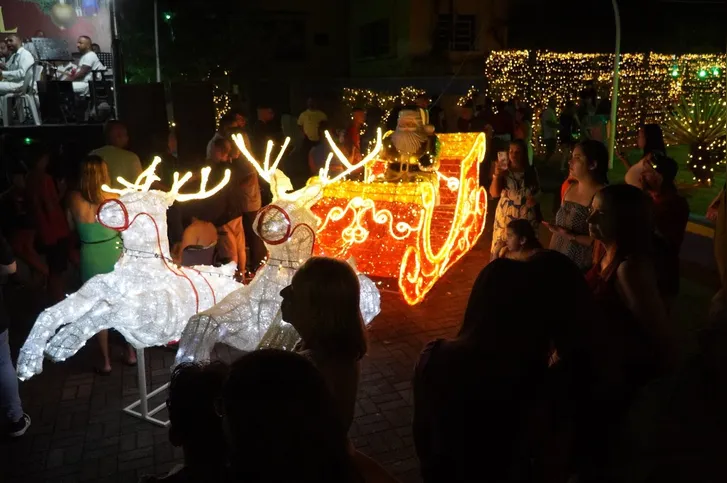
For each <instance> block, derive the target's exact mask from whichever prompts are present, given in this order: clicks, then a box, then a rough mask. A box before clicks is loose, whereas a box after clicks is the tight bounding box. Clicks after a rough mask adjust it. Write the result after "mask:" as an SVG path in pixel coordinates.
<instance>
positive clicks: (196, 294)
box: [96, 198, 217, 312]
mask: <svg viewBox="0 0 727 483" xmlns="http://www.w3.org/2000/svg"><path fill="white" fill-rule="evenodd" d="M109 202H116V203H118V205H119V206H120V207H121V211H122V212H123V213H124V224H123V225H122V226H121V228H116V227H113V226H109V225H107V224H106V223H104V222H103V221H101V217H100V216H98V215H99V213H101V207H102V206H104V205H105V204H106V203H109ZM141 215H146V216H148V217H149V219H150V220H151V222H152V223H153V224H154V230H155V231H156V234H157V247H158V248H159V256H160V257H161V260H162V262H163V263H164V266H165V267H167V270H169V271H170V272H172V273H173V274H174V275H176V276H177V277H182V278H184V279H186V280H187V281H188V282H189V284H190V285H191V286H192V291H193V292H194V301H195V307H196V310H195V312H199V292H197V287H195V285H194V282H193V281H192V279H190V278H189V277H188V276H187V274H185V273H184V272H183V271H182V273H177V272H176V271H175V270H173V269H172V267H170V266H169V264H168V263H167V260H166V257H165V256H164V252H163V251H162V240H161V234H160V233H159V226H158V225H157V222H156V220H155V219H154V217H153V216H151V215H150V214H149V213H147V212H145V211H142V212H141V213H138V214H137V215H136V216H134V218H133V219H132V220H131V221H129V212H128V211H127V209H126V206H125V205H124V203H123V202H121V200H119V199H117V198H112V199H109V200H106V201H104V202H103V203H101V204H100V205H99V207H98V210H97V211H96V217H97V218H98V222H99V223H100V224H101V225H102V226H104V227H106V228H109V229H111V230H115V231H119V232H120V231H124V230H127V229H128V228H129V227H130V226H131V225H132V224H133V223H134V222H135V221H136V219H137V218H138V217H139V216H141ZM192 270H193V271H194V272H196V273H197V274H198V275H199V276H200V277H202V280H204V281H205V283H206V284H207V286H208V287H209V289H210V292H211V293H212V301H213V305H214V304H216V303H217V297H216V295H215V291H214V289H213V288H212V285H211V284H210V283H209V281H208V280H207V279H206V278H205V277H204V275H202V274H201V273H200V272H199V271H198V270H194V269H192Z"/></svg>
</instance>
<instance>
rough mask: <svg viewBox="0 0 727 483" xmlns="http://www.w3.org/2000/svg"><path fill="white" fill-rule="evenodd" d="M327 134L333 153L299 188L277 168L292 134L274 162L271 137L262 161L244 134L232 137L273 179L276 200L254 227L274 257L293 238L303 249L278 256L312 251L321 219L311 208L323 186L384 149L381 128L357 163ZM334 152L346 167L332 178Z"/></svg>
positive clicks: (267, 177)
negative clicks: (370, 149) (373, 145)
mask: <svg viewBox="0 0 727 483" xmlns="http://www.w3.org/2000/svg"><path fill="white" fill-rule="evenodd" d="M325 136H326V139H327V141H328V143H329V144H330V146H331V150H332V153H331V154H329V156H328V159H327V160H326V165H325V167H324V168H323V169H321V171H320V173H319V176H318V177H316V178H312V179H311V180H310V181H309V182H308V184H307V185H306V186H305V187H303V188H301V189H299V190H297V191H293V185H292V184H291V182H290V179H289V178H288V177H287V176H285V174H284V173H283V172H282V171H280V170H279V169H277V168H278V164H280V160H281V159H282V158H283V153H284V151H285V148H286V147H287V146H288V144H289V143H290V138H287V139H286V140H285V143H283V146H282V147H281V148H280V151H279V152H278V155H277V157H276V158H275V161H274V162H273V163H272V165H271V164H270V157H271V154H272V151H273V143H272V141H268V144H267V149H266V150H265V159H264V160H263V162H262V163H260V162H259V161H258V160H257V159H255V157H254V156H253V155H252V154H251V153H250V151H249V150H248V148H247V146H246V145H245V140H244V138H243V137H242V136H241V135H240V134H235V135H233V137H232V140H233V141H234V142H235V144H237V147H238V148H239V149H240V152H241V153H242V155H243V156H245V158H246V159H247V160H248V161H249V162H250V163H252V165H253V166H254V167H255V169H256V170H257V172H258V174H259V175H260V176H261V177H262V178H263V179H264V180H265V181H267V182H268V183H270V189H271V191H272V193H273V203H272V204H271V205H270V206H268V207H266V208H264V209H263V210H261V211H260V213H259V214H258V217H257V219H256V220H255V225H254V229H255V231H256V233H257V234H258V235H259V236H260V238H262V239H263V241H265V243H266V245H267V246H268V249H269V250H270V252H271V258H275V257H276V256H278V255H277V253H278V252H280V248H279V247H278V246H279V245H282V244H284V243H285V242H288V241H292V242H293V245H296V246H298V248H300V249H294V250H292V251H291V250H289V251H288V252H287V253H281V254H280V255H279V256H281V257H283V258H287V259H289V260H300V255H299V252H302V251H305V249H308V250H309V252H308V255H310V250H312V249H313V239H314V237H315V232H316V231H317V229H318V219H317V218H316V216H315V215H313V213H312V212H311V210H310V208H311V207H312V206H313V205H314V204H315V203H316V202H317V201H318V200H319V199H320V198H321V196H323V188H324V187H325V186H326V185H328V184H330V183H334V182H336V181H339V180H341V179H342V178H343V177H344V176H346V175H348V174H350V173H352V172H354V171H356V170H358V169H360V168H363V167H364V166H366V165H367V164H368V163H369V162H370V161H371V160H373V159H374V157H375V156H376V155H377V154H378V153H379V152H380V151H381V130H380V129H379V131H378V137H377V143H376V146H375V147H374V149H373V150H372V151H371V152H370V153H369V154H368V155H366V157H364V158H363V159H362V160H361V161H360V162H358V163H350V162H349V161H348V159H347V158H346V156H344V154H343V153H342V152H341V150H340V149H339V148H338V146H336V143H335V142H334V141H333V139H332V138H331V135H330V134H329V133H328V132H327V131H326V133H325ZM334 155H335V156H336V157H337V158H338V160H339V161H340V162H341V164H342V165H343V166H344V167H345V170H344V171H343V172H342V173H338V174H336V176H334V177H333V178H331V177H329V176H328V174H329V168H330V165H331V160H332V158H333V156H334ZM299 230H303V231H304V232H305V233H306V235H304V234H303V233H299ZM308 245H310V247H309V248H307V247H308Z"/></svg>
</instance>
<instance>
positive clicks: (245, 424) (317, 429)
mask: <svg viewBox="0 0 727 483" xmlns="http://www.w3.org/2000/svg"><path fill="white" fill-rule="evenodd" d="M328 305H332V304H330V303H329V304H328ZM218 414H219V415H220V416H221V418H222V425H223V428H224V432H225V436H226V438H227V443H228V445H229V448H230V464H231V468H230V471H231V480H232V481H240V482H247V481H254V482H256V483H268V482H269V483H280V482H292V481H295V482H297V483H319V482H322V481H331V482H334V481H335V482H336V483H353V482H359V481H361V477H360V475H359V474H358V471H357V470H356V468H355V466H354V464H353V462H352V460H351V457H350V455H349V451H348V439H347V437H346V428H345V425H344V423H343V421H342V420H341V418H340V416H339V411H338V410H337V408H336V403H335V402H334V400H333V398H332V396H331V393H330V390H329V388H328V384H327V383H326V380H325V378H324V377H323V375H322V374H321V372H320V371H318V370H317V369H316V367H315V366H314V365H313V364H312V363H311V362H310V361H309V360H307V359H306V358H305V357H302V356H300V355H298V354H294V353H291V352H286V351H281V350H275V349H262V350H258V351H254V352H250V353H248V354H245V355H243V356H242V357H240V358H239V359H237V360H236V361H235V362H233V363H232V365H231V367H230V373H229V377H228V379H227V382H226V383H225V385H224V388H223V390H222V399H221V402H220V404H219V406H218ZM202 441H203V442H204V444H207V442H208V440H207V439H202ZM205 481H214V480H210V479H208V480H205Z"/></svg>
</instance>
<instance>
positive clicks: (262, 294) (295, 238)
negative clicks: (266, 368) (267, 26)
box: [176, 138, 381, 364]
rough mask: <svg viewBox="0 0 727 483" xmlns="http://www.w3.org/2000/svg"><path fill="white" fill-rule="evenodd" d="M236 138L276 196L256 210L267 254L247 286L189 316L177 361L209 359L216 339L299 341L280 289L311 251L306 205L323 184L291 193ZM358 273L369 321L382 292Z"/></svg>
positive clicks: (248, 345)
mask: <svg viewBox="0 0 727 483" xmlns="http://www.w3.org/2000/svg"><path fill="white" fill-rule="evenodd" d="M235 141H236V142H237V143H238V146H239V147H240V149H241V151H242V153H243V154H245V155H246V156H247V157H248V159H249V160H250V161H251V162H252V163H253V165H255V166H256V168H258V171H259V172H260V173H261V174H262V175H263V177H264V178H265V179H266V180H268V182H269V183H270V185H271V189H272V192H273V195H274V200H273V203H272V204H271V205H269V206H268V207H266V208H264V209H263V210H261V211H260V213H259V214H258V216H257V218H256V219H255V224H254V229H255V232H256V233H257V234H258V235H259V236H260V238H261V239H262V240H263V242H264V243H265V245H266V247H267V248H268V251H269V258H268V261H267V263H266V264H265V265H264V266H263V267H262V268H260V270H258V273H257V274H256V275H255V278H254V279H253V280H252V282H250V284H249V285H247V286H244V287H242V288H240V289H238V290H237V291H235V292H233V293H231V294H230V295H228V296H227V297H226V298H225V299H224V300H222V301H221V302H220V303H219V304H217V305H215V306H214V307H212V308H210V309H208V310H205V311H203V312H200V313H198V314H196V315H193V316H192V318H191V319H190V321H189V323H188V324H187V327H186V328H185V329H184V332H182V338H181V340H180V341H179V350H178V352H177V357H176V364H180V363H183V362H192V361H206V360H209V358H210V354H211V352H212V349H213V347H214V345H215V344H216V343H224V344H227V345H229V346H232V347H234V348H236V349H239V350H243V351H250V350H254V349H255V348H257V347H258V346H259V345H260V344H261V342H263V341H266V342H267V345H274V346H276V347H283V348H288V349H289V348H292V345H293V344H294V343H295V342H296V341H297V340H298V334H297V333H296V332H295V329H293V327H292V326H291V325H289V324H287V323H284V322H283V321H282V317H281V312H280V304H281V303H282V297H281V296H280V291H281V290H282V289H283V288H285V287H287V286H288V285H290V283H291V282H292V280H293V275H294V274H295V272H296V270H297V269H298V268H299V267H300V266H301V265H302V264H303V263H304V262H305V261H306V260H307V259H308V258H310V256H311V254H312V252H313V244H314V242H315V233H316V231H317V229H318V219H317V218H316V216H315V215H314V214H313V213H312V212H311V211H310V207H311V206H313V204H315V203H316V202H317V201H318V200H319V199H320V197H321V195H322V194H323V183H322V182H320V181H317V182H314V183H312V184H309V185H308V186H306V187H304V188H301V189H300V190H298V191H295V192H292V193H291V192H290V191H292V186H291V184H290V180H289V179H288V178H287V177H286V176H285V175H284V174H283V173H282V172H281V171H277V170H275V166H276V165H277V161H276V163H275V164H274V165H273V167H272V169H268V160H267V159H266V163H265V167H266V169H260V165H259V163H257V162H255V161H254V160H253V159H252V156H251V155H250V154H249V152H248V151H247V149H246V147H245V145H244V143H243V142H242V140H241V138H240V139H235ZM269 152H270V149H268V153H269ZM279 159H280V156H278V160H279ZM358 277H359V283H360V285H361V314H362V316H363V319H364V322H365V323H366V324H368V323H370V322H371V320H373V318H374V317H375V316H376V315H378V313H379V312H380V310H381V301H380V295H379V291H378V289H377V288H376V285H375V284H374V283H373V282H372V281H371V280H370V279H369V278H368V277H366V276H365V275H361V274H359V276H358Z"/></svg>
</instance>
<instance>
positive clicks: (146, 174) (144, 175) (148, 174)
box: [101, 156, 162, 195]
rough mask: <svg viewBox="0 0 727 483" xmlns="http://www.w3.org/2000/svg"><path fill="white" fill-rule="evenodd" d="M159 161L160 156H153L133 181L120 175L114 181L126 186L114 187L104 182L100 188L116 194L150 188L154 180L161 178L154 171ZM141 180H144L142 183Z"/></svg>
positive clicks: (160, 159) (160, 160)
mask: <svg viewBox="0 0 727 483" xmlns="http://www.w3.org/2000/svg"><path fill="white" fill-rule="evenodd" d="M161 162H162V158H160V157H159V156H154V160H153V161H152V162H151V164H150V165H149V167H148V168H146V169H145V170H144V171H142V172H141V174H140V175H139V176H138V177H137V178H136V181H135V182H134V183H129V182H128V181H126V180H125V179H124V178H123V177H122V176H119V177H118V178H116V181H118V182H119V184H121V185H123V186H126V188H122V189H115V188H111V187H110V186H109V185H107V184H104V185H102V186H101V189H102V190H104V191H106V192H108V193H116V194H118V195H125V194H127V193H133V192H134V191H149V188H151V185H152V184H153V183H154V182H155V181H161V178H159V176H157V175H156V174H155V173H154V171H155V170H156V167H157V166H158V165H159V163H161ZM142 180H144V182H143V183H142Z"/></svg>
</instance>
